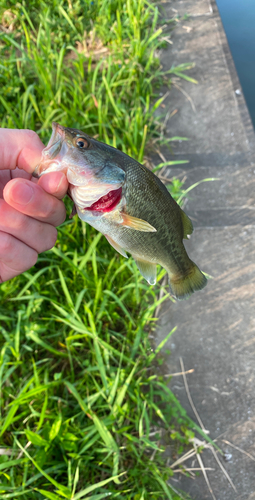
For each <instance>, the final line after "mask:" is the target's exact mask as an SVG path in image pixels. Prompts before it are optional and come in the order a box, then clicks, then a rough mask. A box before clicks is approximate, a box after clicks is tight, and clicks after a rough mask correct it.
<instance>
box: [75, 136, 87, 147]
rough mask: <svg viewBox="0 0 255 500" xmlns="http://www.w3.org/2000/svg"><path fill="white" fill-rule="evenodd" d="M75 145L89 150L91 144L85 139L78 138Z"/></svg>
mask: <svg viewBox="0 0 255 500" xmlns="http://www.w3.org/2000/svg"><path fill="white" fill-rule="evenodd" d="M75 144H76V146H77V147H78V148H79V149H87V148H88V147H89V143H88V141H87V140H86V139H84V137H77V139H75Z"/></svg>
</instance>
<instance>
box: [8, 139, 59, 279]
mask: <svg viewBox="0 0 255 500" xmlns="http://www.w3.org/2000/svg"><path fill="white" fill-rule="evenodd" d="M43 148H44V145H43V144H42V142H41V141H40V139H39V137H38V135H37V134H36V133H35V132H33V131H32V130H14V129H0V283H1V282H3V281H7V280H8V279H11V278H13V277H14V276H17V275H18V274H21V273H23V272H24V271H26V270H28V269H29V268H30V267H32V266H33V265H34V264H35V263H36V261H37V257H38V254H39V253H41V252H44V251H45V250H49V249H50V248H52V247H53V246H54V245H55V242H56V239H57V230H56V226H58V225H59V224H61V223H62V222H64V220H65V214H66V211H65V206H64V203H63V202H62V201H61V198H63V197H64V195H65V194H66V192H67V188H68V182H67V179H66V176H65V175H64V174H63V173H61V172H52V173H49V174H45V175H43V176H42V177H41V178H40V179H39V180H38V179H35V178H34V177H32V172H33V171H34V169H35V167H36V165H37V163H39V160H40V157H41V151H42V149H43Z"/></svg>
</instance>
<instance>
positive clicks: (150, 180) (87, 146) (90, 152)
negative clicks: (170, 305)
mask: <svg viewBox="0 0 255 500" xmlns="http://www.w3.org/2000/svg"><path fill="white" fill-rule="evenodd" d="M53 171H61V172H64V173H65V175H66V176H67V180H68V183H69V188H68V195H69V196H70V198H71V199H72V200H73V202H74V210H73V212H72V214H73V213H75V212H77V214H78V216H79V217H80V219H81V220H83V221H85V222H87V223H88V224H90V225H91V226H93V227H94V228H95V229H97V230H98V231H100V232H101V233H102V234H103V235H104V236H105V237H106V238H107V240H108V242H109V243H110V245H112V247H113V248H114V249H115V250H116V251H117V252H119V253H120V254H121V255H123V256H124V257H128V255H127V254H131V256H132V257H133V258H134V260H135V262H136V265H137V267H138V269H139V271H140V272H141V274H142V275H143V277H144V278H145V279H146V280H147V282H148V283H149V284H150V285H154V284H155V283H156V279H157V264H160V265H161V266H162V267H163V268H164V269H165V270H166V271H167V273H168V277H169V290H170V294H171V295H172V296H173V297H175V298H176V299H185V298H186V297H188V296H190V295H191V294H192V293H193V292H195V291H198V290H201V289H202V288H204V286H205V285H206V283H207V279H206V276H205V275H204V273H203V272H202V271H201V270H200V269H199V268H198V267H197V265H196V264H195V263H194V262H193V261H192V260H191V259H190V258H189V256H188V254H187V252H186V249H185V247H184V244H183V239H184V238H188V235H190V234H192V232H193V225H192V222H191V220H190V219H189V217H188V216H187V215H186V214H185V212H184V211H183V210H182V209H181V207H180V206H179V205H178V204H177V203H176V201H175V200H174V199H173V198H172V196H171V195H170V193H169V191H168V190H167V188H166V187H165V185H164V184H163V183H162V182H161V181H160V179H159V178H158V177H157V176H156V175H155V174H154V173H153V172H152V171H151V170H149V169H148V168H146V167H145V166H144V165H142V164H140V163H138V162H137V161H136V160H134V159H133V158H131V157H130V156H128V155H126V154H125V153H123V152H122V151H120V150H118V149H116V148H114V147H112V146H109V145H107V144H104V143H102V142H100V141H98V140H96V139H94V138H92V137H90V136H89V135H87V134H86V133H84V132H82V131H81V130H78V129H74V128H69V127H64V126H62V125H60V124H58V123H55V122H53V124H52V135H51V138H50V141H49V143H48V145H47V146H46V147H45V149H44V150H43V151H42V157H41V160H40V162H39V164H38V165H37V167H36V169H35V171H34V173H33V175H34V176H35V177H40V176H41V175H43V174H45V173H49V172H53Z"/></svg>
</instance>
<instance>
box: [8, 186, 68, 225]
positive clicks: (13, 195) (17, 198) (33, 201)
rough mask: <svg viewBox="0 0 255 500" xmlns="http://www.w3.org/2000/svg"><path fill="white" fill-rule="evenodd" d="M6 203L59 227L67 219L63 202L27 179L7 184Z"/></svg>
mask: <svg viewBox="0 0 255 500" xmlns="http://www.w3.org/2000/svg"><path fill="white" fill-rule="evenodd" d="M3 197H4V199H5V201H6V202H7V203H8V204H9V205H10V206H12V207H13V208H15V209H16V210H18V211H19V212H22V213H23V214H26V215H29V216H30V217H33V218H34V219H37V220H39V221H42V222H47V223H49V224H52V225H53V226H59V224H62V222H64V220H65V218H66V209H65V205H64V203H63V202H62V201H60V200H58V199H57V198H56V197H55V196H52V195H50V194H48V193H46V192H45V191H44V189H42V187H41V186H39V185H38V184H35V183H34V182H31V181H28V180H26V179H13V180H11V181H10V182H8V184H6V186H5V188H4V191H3Z"/></svg>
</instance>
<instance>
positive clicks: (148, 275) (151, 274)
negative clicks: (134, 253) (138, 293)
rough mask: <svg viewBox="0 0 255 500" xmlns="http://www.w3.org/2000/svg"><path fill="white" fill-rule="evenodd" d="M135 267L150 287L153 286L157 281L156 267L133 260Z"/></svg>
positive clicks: (145, 262) (142, 261) (144, 261)
mask: <svg viewBox="0 0 255 500" xmlns="http://www.w3.org/2000/svg"><path fill="white" fill-rule="evenodd" d="M134 259H135V262H136V265H137V267H138V269H139V271H140V273H141V274H142V275H143V277H144V278H145V279H146V281H148V283H149V284H150V285H155V283H156V281H157V266H156V264H152V263H151V262H148V261H146V260H140V259H137V258H135V257H134Z"/></svg>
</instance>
